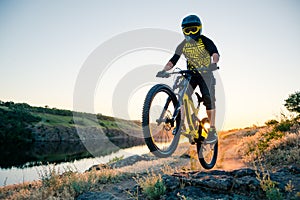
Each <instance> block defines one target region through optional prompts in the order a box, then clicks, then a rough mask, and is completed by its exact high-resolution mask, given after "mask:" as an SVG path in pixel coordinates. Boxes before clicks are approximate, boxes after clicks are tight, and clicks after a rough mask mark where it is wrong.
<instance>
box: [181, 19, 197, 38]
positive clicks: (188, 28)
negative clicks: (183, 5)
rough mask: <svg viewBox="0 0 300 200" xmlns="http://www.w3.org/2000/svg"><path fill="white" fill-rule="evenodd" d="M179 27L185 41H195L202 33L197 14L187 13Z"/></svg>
mask: <svg viewBox="0 0 300 200" xmlns="http://www.w3.org/2000/svg"><path fill="white" fill-rule="evenodd" d="M194 26H195V27H194ZM181 27H182V31H183V33H184V37H185V39H186V40H187V41H193V40H194V41H197V40H198V39H199V37H200V35H201V33H202V23H201V20H200V18H199V17H198V16H197V15H189V16H186V17H185V18H183V20H182V23H181ZM194 29H195V30H194Z"/></svg>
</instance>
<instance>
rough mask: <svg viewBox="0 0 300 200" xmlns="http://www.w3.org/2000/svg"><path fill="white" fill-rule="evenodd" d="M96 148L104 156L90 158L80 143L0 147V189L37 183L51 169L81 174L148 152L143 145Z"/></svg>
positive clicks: (8, 145) (7, 145)
mask: <svg viewBox="0 0 300 200" xmlns="http://www.w3.org/2000/svg"><path fill="white" fill-rule="evenodd" d="M104 143H105V142H104ZM102 144H103V143H102ZM99 146H101V149H102V152H104V153H103V155H102V154H101V153H100V154H99V156H97V157H93V156H92V155H91V154H90V153H89V152H88V151H87V150H86V149H85V147H84V146H83V145H82V144H81V143H79V142H76V143H43V142H42V143H34V144H30V145H28V144H27V145H25V146H24V145H20V146H16V145H15V144H6V145H1V147H0V186H4V185H11V184H16V183H24V182H27V181H33V180H38V179H40V178H41V177H40V175H39V174H41V173H45V170H46V171H49V168H51V169H53V167H54V168H55V170H56V171H58V172H60V173H63V172H64V171H66V170H69V169H70V168H71V169H72V170H73V171H78V172H84V171H86V170H87V169H89V168H90V167H91V166H93V165H96V164H100V163H107V162H109V161H110V160H111V159H113V158H115V157H121V156H124V158H126V157H128V156H131V155H134V154H135V155H136V154H137V155H141V154H145V153H148V152H149V149H148V148H147V146H145V145H140V146H134V147H130V148H124V149H107V147H105V145H104V146H103V145H99ZM104 149H105V151H104ZM99 152H100V150H99ZM55 163H56V164H55Z"/></svg>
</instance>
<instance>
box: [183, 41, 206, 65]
mask: <svg viewBox="0 0 300 200" xmlns="http://www.w3.org/2000/svg"><path fill="white" fill-rule="evenodd" d="M183 54H184V56H185V57H186V59H187V62H188V66H189V69H191V68H201V67H204V66H205V67H208V66H209V64H210V62H211V61H210V59H211V58H210V55H209V53H208V51H207V50H206V49H205V46H204V44H203V42H202V40H201V39H199V41H198V42H193V43H189V42H187V43H186V44H185V45H184V47H183Z"/></svg>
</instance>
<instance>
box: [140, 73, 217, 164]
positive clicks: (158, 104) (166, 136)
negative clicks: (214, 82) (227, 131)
mask: <svg viewBox="0 0 300 200" xmlns="http://www.w3.org/2000/svg"><path fill="white" fill-rule="evenodd" d="M211 71H213V70H211ZM196 73H198V71H196V70H180V69H179V71H174V72H171V73H168V74H169V76H171V75H177V78H176V80H175V81H174V85H173V88H170V87H169V86H168V85H166V84H157V85H154V86H153V87H152V88H151V89H150V90H149V92H148V93H147V95H146V98H145V100H144V105H143V114H142V126H143V134H144V138H145V142H146V144H147V146H148V148H149V150H150V151H151V152H152V153H153V154H154V155H156V156H158V157H163V158H164V157H168V156H170V155H172V154H173V153H174V151H175V150H176V148H177V146H178V143H179V141H180V140H182V139H181V138H182V137H181V136H185V137H186V138H188V140H189V142H190V143H191V144H196V145H197V153H198V159H199V161H200V163H201V165H202V166H203V167H204V168H205V169H211V168H213V167H214V165H215V163H216V160H217V155H218V140H217V142H216V143H214V144H206V143H205V139H206V138H207V136H208V129H209V120H208V118H207V117H206V118H203V119H202V120H200V119H199V118H198V113H199V111H200V108H201V106H200V105H201V103H202V102H203V99H202V98H201V96H200V95H199V94H198V93H197V92H194V94H195V95H194V96H196V101H197V102H195V103H194V100H193V98H192V96H190V95H188V94H187V90H188V89H189V82H190V80H191V78H192V76H195V75H196ZM185 120H186V122H187V126H185V123H184V121H185ZM183 138H184V137H183Z"/></svg>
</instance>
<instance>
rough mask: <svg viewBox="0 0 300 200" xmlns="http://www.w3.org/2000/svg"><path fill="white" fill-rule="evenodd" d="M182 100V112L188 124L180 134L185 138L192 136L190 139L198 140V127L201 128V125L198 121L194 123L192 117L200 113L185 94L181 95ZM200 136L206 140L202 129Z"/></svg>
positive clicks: (205, 134)
mask: <svg viewBox="0 0 300 200" xmlns="http://www.w3.org/2000/svg"><path fill="white" fill-rule="evenodd" d="M182 100H183V101H182V102H183V106H184V112H185V114H184V116H185V117H186V119H187V123H188V126H187V127H186V130H185V131H184V132H182V134H183V135H185V136H189V135H190V136H192V138H194V139H198V138H199V133H198V126H201V124H200V120H196V122H193V119H192V115H193V114H194V115H195V116H197V115H198V113H199V111H200V107H198V108H196V107H195V105H194V103H193V101H192V99H190V98H189V96H188V95H187V94H184V95H183V99H182ZM194 123H196V124H194ZM195 125H196V127H195ZM201 136H202V137H204V138H207V132H206V131H205V130H204V129H203V128H202V132H201Z"/></svg>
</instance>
